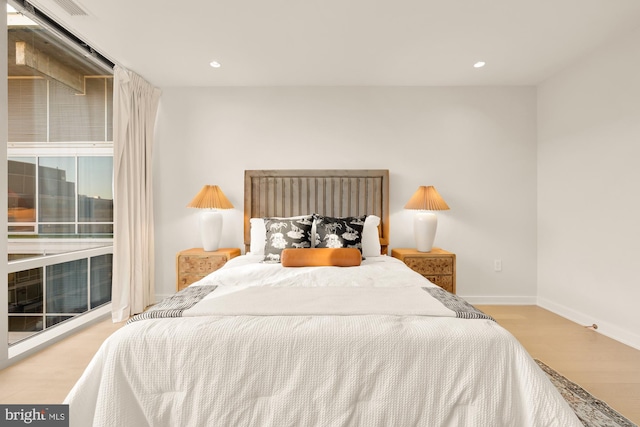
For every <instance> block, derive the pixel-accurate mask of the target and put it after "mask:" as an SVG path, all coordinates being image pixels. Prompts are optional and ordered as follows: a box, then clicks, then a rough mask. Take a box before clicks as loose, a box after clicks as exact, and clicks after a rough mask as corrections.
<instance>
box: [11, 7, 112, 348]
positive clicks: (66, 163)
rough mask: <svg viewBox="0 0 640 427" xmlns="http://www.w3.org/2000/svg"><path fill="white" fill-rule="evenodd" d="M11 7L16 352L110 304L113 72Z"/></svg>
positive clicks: (13, 325) (13, 322)
mask: <svg viewBox="0 0 640 427" xmlns="http://www.w3.org/2000/svg"><path fill="white" fill-rule="evenodd" d="M10 4H11V3H10ZM13 6H14V7H15V8H14V7H11V6H8V7H7V23H8V25H7V31H8V37H7V39H8V49H7V50H8V58H7V64H8V146H7V157H8V177H7V190H8V212H7V218H8V229H7V236H8V249H9V260H8V261H9V277H8V279H9V281H8V282H9V289H8V293H9V295H8V296H9V304H8V316H9V343H10V344H13V343H16V342H18V341H21V340H23V339H25V338H28V337H30V336H33V335H34V334H36V333H38V332H40V331H43V330H45V329H47V328H50V327H52V326H54V325H57V324H59V323H61V322H64V321H65V320H68V319H72V318H74V317H77V316H78V315H80V314H83V313H86V312H88V311H90V310H92V309H95V308H97V307H100V306H102V305H104V304H106V303H109V302H110V301H111V269H112V238H113V185H112V182H113V130H112V127H113V73H112V70H111V69H110V68H109V67H108V66H105V65H103V64H100V63H97V62H96V61H95V60H93V59H92V58H91V55H87V54H86V53H85V54H83V52H82V50H81V49H79V48H78V46H77V45H74V43H73V41H70V40H66V39H65V38H64V37H60V31H59V29H58V30H56V31H53V30H52V28H51V27H50V26H49V25H47V24H44V25H43V24H42V22H41V20H40V19H38V16H39V15H38V14H37V13H35V12H34V13H33V14H30V13H29V12H33V10H32V11H25V10H22V9H20V6H19V5H17V4H14V5H13ZM49 24H51V23H49ZM105 248H110V250H108V249H107V250H105ZM96 250H98V252H96Z"/></svg>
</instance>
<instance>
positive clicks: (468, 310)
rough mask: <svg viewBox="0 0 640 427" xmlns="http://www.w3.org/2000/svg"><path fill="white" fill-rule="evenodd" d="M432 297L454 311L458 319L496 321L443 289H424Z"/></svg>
mask: <svg viewBox="0 0 640 427" xmlns="http://www.w3.org/2000/svg"><path fill="white" fill-rule="evenodd" d="M422 289H424V290H425V291H426V292H428V293H429V294H431V296H432V297H434V298H435V299H437V300H438V301H440V302H441V303H442V304H443V305H444V306H445V307H447V308H448V309H449V310H452V311H453V312H454V313H455V314H456V317H457V318H460V319H488V320H493V321H494V322H495V319H494V318H493V317H491V316H489V315H488V314H484V313H483V312H481V311H480V310H478V309H477V308H475V307H474V306H472V305H471V304H469V303H468V302H466V301H465V300H463V299H462V298H460V297H459V296H457V295H454V294H452V293H450V292H447V291H445V290H444V289H442V288H422Z"/></svg>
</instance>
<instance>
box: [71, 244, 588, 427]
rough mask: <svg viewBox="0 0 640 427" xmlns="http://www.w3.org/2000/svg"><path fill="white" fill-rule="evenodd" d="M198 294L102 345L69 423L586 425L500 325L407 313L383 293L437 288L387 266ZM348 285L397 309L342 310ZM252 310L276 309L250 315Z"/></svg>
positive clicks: (320, 270) (236, 263)
mask: <svg viewBox="0 0 640 427" xmlns="http://www.w3.org/2000/svg"><path fill="white" fill-rule="evenodd" d="M206 284H212V285H216V286H218V288H217V289H216V290H215V292H212V293H211V294H209V296H208V297H206V298H205V300H203V301H202V302H201V303H199V304H198V305H196V306H194V308H193V309H192V310H195V312H191V313H187V315H188V316H193V317H184V318H177V319H175V318H174V319H151V320H141V321H137V322H134V323H131V324H130V325H127V326H125V327H123V328H121V329H120V330H119V331H117V332H116V333H115V334H114V335H112V336H111V337H110V338H109V339H108V340H107V341H106V342H105V343H104V344H103V346H102V347H101V349H100V350H99V351H98V353H97V354H96V356H95V358H94V359H93V360H92V362H91V363H90V365H89V366H88V368H87V370H86V371H85V373H84V374H83V376H82V378H81V379H80V380H79V381H78V383H77V384H76V385H75V387H74V388H73V390H72V391H71V392H70V394H69V396H68V397H67V399H66V403H69V404H70V416H71V425H72V426H91V425H94V426H132V427H133V426H135V427H138V426H154V427H155V426H167V427H173V426H261V427H262V426H278V427H280V426H381V427H382V426H384V427H388V426H402V427H404V426H429V427H432V426H456V427H457V426H474V427H475V426H562V427H571V426H576V427H577V426H581V424H580V422H579V421H578V419H577V418H576V417H575V415H574V414H573V412H572V411H571V409H570V408H569V406H568V405H567V404H566V402H564V400H563V399H562V397H561V396H560V395H559V393H558V392H557V391H556V390H555V388H554V387H553V385H552V384H551V383H550V382H549V380H548V379H547V378H546V376H545V374H544V373H543V372H542V371H541V370H540V369H539V368H538V366H537V365H536V364H535V362H534V361H533V360H532V359H531V357H530V356H529V355H528V354H527V353H526V351H525V350H524V349H523V348H522V346H521V345H520V344H519V343H518V342H517V341H516V340H515V339H514V338H513V337H512V336H511V335H510V334H509V333H508V332H507V331H506V330H504V329H503V328H502V327H500V326H499V325H498V324H497V323H495V322H493V321H491V320H486V319H482V320H469V319H457V318H453V317H451V314H450V313H447V311H446V310H447V309H442V308H441V307H440V308H438V307H436V308H435V309H436V311H438V310H441V311H442V313H441V314H437V313H435V314H434V312H433V311H429V312H428V313H424V314H420V313H417V312H416V313H412V312H410V311H409V312H407V311H405V310H406V308H407V307H413V308H412V310H413V309H415V308H416V307H414V306H416V301H407V298H400V297H399V299H398V301H395V300H394V298H395V297H393V296H390V295H389V289H388V288H413V289H402V290H400V289H395V290H396V291H398V292H399V293H400V294H403V295H404V294H405V293H406V295H407V296H408V297H409V299H415V300H417V301H418V302H419V300H420V299H421V298H422V297H421V295H422V294H426V292H424V291H421V290H418V292H422V294H419V293H417V294H416V293H415V292H414V291H416V290H417V289H415V288H416V287H419V286H423V287H424V286H433V285H430V284H429V283H428V282H427V281H426V280H425V279H423V278H422V276H420V275H419V274H417V273H415V272H413V271H411V270H410V269H408V268H407V267H406V266H405V265H404V264H403V263H401V262H400V261H398V260H395V259H393V258H389V257H378V258H370V259H368V260H366V261H364V262H363V264H362V266H360V267H353V268H337V267H334V268H331V267H327V268H325V267H312V268H289V269H285V268H283V267H281V266H280V265H269V264H262V263H258V262H256V258H255V257H254V258H252V257H250V256H242V257H238V258H235V259H233V260H231V261H230V262H229V263H227V264H226V266H225V267H223V268H222V269H220V270H218V271H216V272H214V273H212V274H211V275H209V276H208V277H206V278H205V279H203V280H202V281H201V282H199V283H198V284H196V285H192V286H197V285H206ZM247 285H251V286H260V287H262V288H260V289H255V288H248V287H247ZM326 286H332V287H336V288H335V289H334V290H333V291H331V292H324V291H323V290H322V289H315V290H313V289H311V290H309V289H306V290H302V291H296V290H295V288H296V287H326ZM265 287H277V288H278V289H276V290H275V292H276V293H279V294H280V296H278V297H275V296H273V297H271V296H270V295H268V294H267V293H268V292H269V290H268V289H266V288H265ZM287 287H288V288H291V287H294V289H285V288H287ZM354 288H369V290H372V289H371V288H381V289H379V290H372V293H375V296H373V297H371V298H370V299H369V301H370V302H371V305H372V306H379V307H380V308H382V309H388V308H389V306H395V307H398V312H395V313H393V314H388V313H386V312H383V313H382V314H381V313H378V312H377V311H376V310H378V309H375V310H373V309H372V310H371V311H372V312H373V313H367V310H368V308H367V304H361V305H360V306H359V308H358V309H357V310H356V311H355V312H350V311H349V303H348V302H349V301H356V300H358V301H359V300H361V299H362V298H361V296H362V295H363V293H362V292H366V289H354ZM242 295H245V296H247V298H243V297H242ZM318 295H319V296H320V299H323V298H325V299H326V300H325V301H320V302H319V303H318V307H314V305H313V299H314V296H315V297H318ZM385 298H386V300H387V301H388V302H389V304H388V306H386V307H385V304H384V301H385ZM225 299H226V301H227V302H229V304H228V305H229V306H232V307H233V310H236V311H232V312H231V313H227V314H225V313H223V312H221V311H220V309H222V310H224V309H226V308H225V307H226V306H227V304H221V303H220V302H221V301H225ZM339 299H341V300H342V303H339V302H337V300H339ZM243 300H245V301H246V302H247V304H245V305H243ZM260 301H262V303H263V304H262V305H264V306H271V305H274V306H275V307H274V308H272V309H269V310H265V311H264V312H262V313H259V315H258V314H256V313H258V312H256V311H255V310H256V307H257V308H259V307H260ZM274 301H279V302H278V303H275V302H274ZM301 301H304V304H302V303H301ZM333 303H336V306H337V308H336V307H334V304H333ZM200 304H203V305H200ZM298 304H300V305H306V308H303V309H300V308H299V307H292V305H298ZM199 305H200V307H198V306H199ZM418 305H419V304H418ZM247 307H248V308H247ZM417 308H419V307H417ZM237 310H240V311H237ZM243 310H245V311H243ZM246 310H248V311H246ZM362 310H364V311H362ZM187 311H188V310H187ZM208 311H212V312H214V313H217V314H215V315H209V314H207V312H208ZM324 311H327V313H324ZM238 313H244V314H238ZM246 313H250V314H246Z"/></svg>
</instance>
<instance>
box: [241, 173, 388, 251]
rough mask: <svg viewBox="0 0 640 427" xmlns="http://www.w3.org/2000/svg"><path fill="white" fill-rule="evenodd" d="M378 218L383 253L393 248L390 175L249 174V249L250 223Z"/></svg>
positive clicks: (246, 240) (246, 207) (246, 182)
mask: <svg viewBox="0 0 640 427" xmlns="http://www.w3.org/2000/svg"><path fill="white" fill-rule="evenodd" d="M312 213H318V214H321V215H326V216H334V217H342V216H358V215H365V214H367V215H377V216H379V217H380V220H381V221H380V227H379V230H380V244H381V246H382V253H383V254H386V253H387V247H388V245H389V171H388V170H387V169H378V170H364V169H363V170H360V169H347V170H323V169H322V170H321V169H317V170H316V169H281V170H247V171H245V173H244V244H245V249H246V250H247V251H248V250H249V246H250V242H251V228H250V221H249V220H250V219H251V218H263V217H272V216H280V217H289V216H295V215H306V214H312Z"/></svg>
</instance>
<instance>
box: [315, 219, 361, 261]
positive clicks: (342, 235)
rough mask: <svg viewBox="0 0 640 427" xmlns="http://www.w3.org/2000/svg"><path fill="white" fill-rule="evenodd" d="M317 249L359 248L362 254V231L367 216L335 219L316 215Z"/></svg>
mask: <svg viewBox="0 0 640 427" xmlns="http://www.w3.org/2000/svg"><path fill="white" fill-rule="evenodd" d="M313 218H314V219H315V223H316V236H315V241H316V247H317V248H357V249H359V250H360V252H362V230H363V229H364V221H365V218H366V215H363V216H358V217H344V218H334V217H330V216H322V215H318V214H314V215H313Z"/></svg>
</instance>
